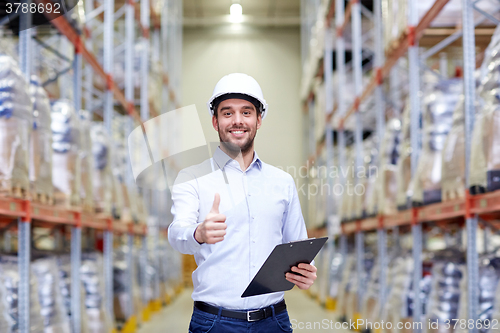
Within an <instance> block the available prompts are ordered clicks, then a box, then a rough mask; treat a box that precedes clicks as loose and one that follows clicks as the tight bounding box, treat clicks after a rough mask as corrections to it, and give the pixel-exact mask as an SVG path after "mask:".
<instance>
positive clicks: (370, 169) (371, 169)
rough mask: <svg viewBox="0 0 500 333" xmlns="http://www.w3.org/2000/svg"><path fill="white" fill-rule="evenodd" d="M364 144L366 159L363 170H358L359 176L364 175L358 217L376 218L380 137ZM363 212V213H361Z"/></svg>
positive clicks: (370, 139) (373, 137)
mask: <svg viewBox="0 0 500 333" xmlns="http://www.w3.org/2000/svg"><path fill="white" fill-rule="evenodd" d="M363 144H364V145H365V151H364V159H363V164H364V165H363V170H362V171H361V172H360V170H356V173H358V175H361V174H363V177H362V178H361V179H360V182H361V184H363V187H362V188H358V189H357V191H361V190H362V194H361V195H360V196H359V198H360V200H361V202H360V203H359V205H360V207H361V209H359V208H358V209H357V211H356V215H357V216H360V217H361V216H375V215H376V214H377V209H378V200H379V198H378V192H377V188H376V183H377V179H378V178H379V172H378V170H377V165H378V161H379V150H378V145H379V144H378V136H375V135H372V136H371V137H370V138H368V139H366V140H365V141H364V142H363ZM360 210H361V211H360Z"/></svg>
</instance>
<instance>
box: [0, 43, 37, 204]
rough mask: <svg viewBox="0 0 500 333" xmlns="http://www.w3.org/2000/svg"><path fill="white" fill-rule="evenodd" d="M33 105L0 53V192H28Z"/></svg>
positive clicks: (11, 64) (15, 67)
mask: <svg viewBox="0 0 500 333" xmlns="http://www.w3.org/2000/svg"><path fill="white" fill-rule="evenodd" d="M32 123H33V105H32V103H31V98H30V95H29V85H28V83H27V82H26V80H25V78H24V75H23V73H22V72H21V70H20V69H19V67H18V64H17V63H16V61H15V60H14V58H12V57H10V56H8V55H6V54H4V53H3V50H0V193H5V194H8V195H13V196H15V197H27V195H28V193H29V188H30V183H29V155H28V146H29V141H28V140H29V134H30V130H31V127H32Z"/></svg>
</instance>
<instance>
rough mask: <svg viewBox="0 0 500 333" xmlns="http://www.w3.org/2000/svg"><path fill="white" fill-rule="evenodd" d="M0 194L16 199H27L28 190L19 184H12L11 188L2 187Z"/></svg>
mask: <svg viewBox="0 0 500 333" xmlns="http://www.w3.org/2000/svg"><path fill="white" fill-rule="evenodd" d="M0 195H2V196H6V197H13V198H17V199H23V200H26V199H29V191H28V190H27V189H24V188H22V187H20V186H13V187H11V188H2V189H0Z"/></svg>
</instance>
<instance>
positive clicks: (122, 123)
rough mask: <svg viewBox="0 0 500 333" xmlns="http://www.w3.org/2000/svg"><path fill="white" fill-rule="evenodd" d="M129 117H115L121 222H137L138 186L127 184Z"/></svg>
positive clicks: (115, 173)
mask: <svg viewBox="0 0 500 333" xmlns="http://www.w3.org/2000/svg"><path fill="white" fill-rule="evenodd" d="M129 120H130V119H129V117H126V116H121V115H117V114H115V115H114V117H113V142H114V154H113V164H112V170H113V176H114V179H115V184H116V186H117V189H116V190H117V193H116V195H115V196H116V198H117V199H118V200H121V220H122V221H127V222H128V221H134V220H135V221H136V220H137V203H136V201H137V186H135V184H133V183H132V184H131V185H130V184H129V185H128V184H127V181H130V180H129V179H127V177H126V176H127V173H128V172H127V171H128V168H129V158H128V151H127V147H126V146H125V142H126V140H127V138H126V135H124V134H126V133H125V132H124V129H125V128H127V122H128V121H129Z"/></svg>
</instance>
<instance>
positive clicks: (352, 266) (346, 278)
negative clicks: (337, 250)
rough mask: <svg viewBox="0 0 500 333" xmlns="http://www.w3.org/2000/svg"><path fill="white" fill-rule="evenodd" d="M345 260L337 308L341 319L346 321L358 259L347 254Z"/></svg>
mask: <svg viewBox="0 0 500 333" xmlns="http://www.w3.org/2000/svg"><path fill="white" fill-rule="evenodd" d="M344 260H345V262H344V263H343V264H342V268H341V275H342V277H341V280H340V284H339V288H338V298H337V308H338V310H339V311H338V315H339V316H340V320H341V321H346V320H347V319H348V318H347V299H348V297H349V294H350V292H351V289H352V284H353V283H354V281H353V280H352V277H351V276H352V274H354V271H355V270H356V259H355V257H354V256H353V255H347V256H346V257H345V258H344Z"/></svg>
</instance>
